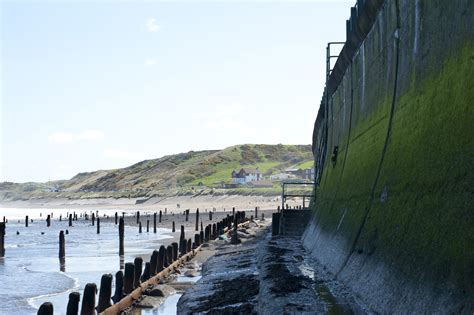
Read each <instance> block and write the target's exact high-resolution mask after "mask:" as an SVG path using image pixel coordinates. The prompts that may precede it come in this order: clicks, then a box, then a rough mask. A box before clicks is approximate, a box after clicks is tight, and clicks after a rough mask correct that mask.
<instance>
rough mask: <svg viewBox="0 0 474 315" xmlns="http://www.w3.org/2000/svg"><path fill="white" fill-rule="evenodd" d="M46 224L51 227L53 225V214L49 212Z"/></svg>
mask: <svg viewBox="0 0 474 315" xmlns="http://www.w3.org/2000/svg"><path fill="white" fill-rule="evenodd" d="M46 226H47V227H50V226H51V215H49V214H48V216H47V217H46Z"/></svg>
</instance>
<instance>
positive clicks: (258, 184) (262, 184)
mask: <svg viewBox="0 0 474 315" xmlns="http://www.w3.org/2000/svg"><path fill="white" fill-rule="evenodd" d="M248 185H249V186H250V187H254V188H271V187H273V182H272V181H270V180H259V181H254V182H250V183H249V184H248Z"/></svg>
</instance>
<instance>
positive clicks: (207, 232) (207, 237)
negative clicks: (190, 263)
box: [204, 225, 211, 242]
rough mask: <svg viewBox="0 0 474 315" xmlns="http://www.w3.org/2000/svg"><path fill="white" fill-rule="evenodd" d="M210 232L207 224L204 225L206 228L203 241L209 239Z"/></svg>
mask: <svg viewBox="0 0 474 315" xmlns="http://www.w3.org/2000/svg"><path fill="white" fill-rule="evenodd" d="M210 234H211V233H210V232H209V225H207V226H206V228H205V229H204V241H205V242H209V239H210Z"/></svg>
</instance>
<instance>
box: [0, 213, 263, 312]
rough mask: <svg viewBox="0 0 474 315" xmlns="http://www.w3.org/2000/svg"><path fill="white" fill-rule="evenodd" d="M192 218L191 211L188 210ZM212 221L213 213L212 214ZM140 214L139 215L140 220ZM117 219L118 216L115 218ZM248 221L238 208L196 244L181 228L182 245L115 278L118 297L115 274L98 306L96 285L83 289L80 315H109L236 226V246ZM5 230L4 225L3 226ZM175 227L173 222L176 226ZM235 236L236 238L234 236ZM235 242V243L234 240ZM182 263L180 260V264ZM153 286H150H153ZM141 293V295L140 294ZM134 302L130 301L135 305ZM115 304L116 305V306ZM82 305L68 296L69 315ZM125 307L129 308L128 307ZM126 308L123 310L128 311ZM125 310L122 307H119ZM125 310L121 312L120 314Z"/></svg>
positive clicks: (104, 281)
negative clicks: (133, 293)
mask: <svg viewBox="0 0 474 315" xmlns="http://www.w3.org/2000/svg"><path fill="white" fill-rule="evenodd" d="M187 214H188V215H189V210H187ZM255 215H257V208H256V209H255ZM209 216H210V218H211V219H212V213H211V212H210V214H209ZM138 217H139V214H138V213H137V218H138ZM252 217H253V216H252ZM116 218H117V216H116ZM244 221H245V211H237V212H236V211H235V208H234V209H233V211H232V215H227V217H225V218H223V219H222V220H221V221H219V222H217V223H213V224H208V225H207V226H206V227H205V228H204V229H203V225H202V222H201V231H200V232H199V233H196V234H195V235H194V241H193V240H192V239H191V238H189V239H186V237H185V232H184V226H183V225H181V234H180V240H179V244H178V243H176V242H174V243H172V244H171V245H168V246H167V247H165V246H164V245H162V246H160V248H159V249H158V250H154V251H153V253H152V255H151V258H150V261H149V262H146V263H145V267H144V268H143V259H142V258H141V257H136V258H135V259H134V262H127V263H126V264H125V268H124V272H122V270H119V271H118V272H117V273H116V274H115V293H114V295H113V296H112V281H113V276H112V274H104V275H102V278H101V283H100V290H99V300H98V304H97V306H96V293H97V286H96V284H95V283H87V284H86V286H85V288H84V294H83V298H82V304H81V312H80V314H81V315H92V314H96V313H95V312H96V310H97V312H99V313H101V312H105V313H107V309H109V310H112V309H113V307H114V306H117V304H118V303H120V301H121V300H122V299H123V298H124V297H125V296H127V295H129V294H131V293H132V291H133V292H134V290H136V289H137V288H142V286H143V284H147V285H148V284H149V283H150V281H149V280H150V279H156V278H157V277H158V278H159V277H163V276H164V271H167V273H166V274H168V273H169V272H170V269H174V268H175V267H176V266H177V262H178V261H179V262H181V260H182V259H184V258H186V257H188V255H189V254H190V253H193V254H194V250H195V249H196V248H198V247H199V246H200V245H201V244H203V243H206V242H209V241H210V240H213V239H216V238H217V237H219V235H222V234H224V233H225V232H226V231H227V230H230V229H231V228H232V224H233V226H234V233H233V236H232V243H235V239H236V238H237V233H236V229H237V226H238V224H240V223H242V222H244ZM198 222H199V210H198V211H197V215H196V226H195V228H196V231H198V227H199V226H198ZM3 227H4V224H3ZM173 227H174V222H173ZM1 228H2V224H0V235H1V231H2V230H1ZM234 235H235V236H234ZM234 238H235V239H234ZM59 243H60V245H59V258H60V259H61V258H64V257H65V249H64V244H65V240H64V232H63V231H61V232H60V233H59ZM119 254H120V255H123V254H124V218H123V217H122V218H120V220H119ZM180 259H181V260H180ZM150 284H151V283H150ZM140 292H141V291H140ZM132 300H133V299H130V301H132ZM112 302H113V303H114V304H115V305H114V306H113V304H112ZM79 303H80V293H79V292H71V293H70V294H69V301H68V304H67V310H66V314H67V315H77V314H79ZM124 304H127V305H125V306H126V307H129V306H130V305H128V303H124ZM125 306H123V307H125ZM120 308H122V305H120ZM121 310H123V309H120V311H121ZM53 311H54V309H53V305H52V303H50V302H45V303H43V304H42V305H41V306H40V308H39V310H38V313H37V314H38V315H51V314H53ZM115 311H116V310H115V309H114V310H113V311H110V312H109V313H108V314H115V313H116V312H115ZM117 313H118V312H117Z"/></svg>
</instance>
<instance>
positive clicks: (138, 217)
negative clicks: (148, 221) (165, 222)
mask: <svg viewBox="0 0 474 315" xmlns="http://www.w3.org/2000/svg"><path fill="white" fill-rule="evenodd" d="M138 222H140V211H137V224H138Z"/></svg>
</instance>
